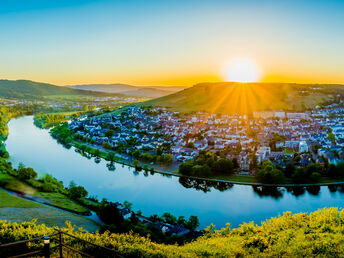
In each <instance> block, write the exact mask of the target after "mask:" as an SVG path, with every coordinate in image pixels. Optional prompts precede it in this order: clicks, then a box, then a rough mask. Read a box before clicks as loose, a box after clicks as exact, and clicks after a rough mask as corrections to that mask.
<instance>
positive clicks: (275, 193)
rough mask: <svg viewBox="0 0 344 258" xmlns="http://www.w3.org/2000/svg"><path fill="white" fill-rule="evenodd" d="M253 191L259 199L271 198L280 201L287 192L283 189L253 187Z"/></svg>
mask: <svg viewBox="0 0 344 258" xmlns="http://www.w3.org/2000/svg"><path fill="white" fill-rule="evenodd" d="M252 189H253V191H254V192H255V193H256V194H257V195H258V196H259V197H265V196H269V197H272V198H274V199H276V200H277V199H279V198H281V197H282V196H283V193H284V191H285V189H284V188H282V187H275V186H256V185H253V186H252Z"/></svg>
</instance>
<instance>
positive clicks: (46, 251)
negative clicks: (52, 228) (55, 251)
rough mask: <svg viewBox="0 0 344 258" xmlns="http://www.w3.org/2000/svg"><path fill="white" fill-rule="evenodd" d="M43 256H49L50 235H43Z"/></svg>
mask: <svg viewBox="0 0 344 258" xmlns="http://www.w3.org/2000/svg"><path fill="white" fill-rule="evenodd" d="M43 242H44V257H45V258H50V237H48V236H46V237H44V240H43Z"/></svg>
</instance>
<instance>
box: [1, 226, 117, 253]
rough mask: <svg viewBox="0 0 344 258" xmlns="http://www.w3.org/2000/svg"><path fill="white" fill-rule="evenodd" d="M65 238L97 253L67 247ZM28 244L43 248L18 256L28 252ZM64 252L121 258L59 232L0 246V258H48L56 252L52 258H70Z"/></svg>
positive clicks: (92, 244)
mask: <svg viewBox="0 0 344 258" xmlns="http://www.w3.org/2000/svg"><path fill="white" fill-rule="evenodd" d="M66 238H69V239H72V241H70V242H73V241H74V243H75V244H76V245H80V244H85V245H90V246H93V248H95V249H97V250H98V252H97V254H96V255H91V254H87V253H86V252H84V251H81V250H78V249H76V248H74V247H72V246H71V245H67V244H66V243H65V241H64V240H65V239H66ZM29 243H38V244H43V247H42V248H36V249H37V250H34V251H29V252H26V253H20V254H18V253H19V252H20V251H22V250H23V249H24V250H25V249H26V250H29V249H30V248H29V247H28V246H27V244H29ZM52 243H54V244H55V245H53V246H52V245H51V244H52ZM66 251H68V252H71V253H74V254H78V255H79V256H81V257H95V258H96V257H121V256H120V255H119V254H118V253H117V252H116V251H115V250H112V249H110V248H107V247H103V246H100V245H97V244H94V243H92V242H89V241H87V240H84V239H81V238H79V237H76V236H73V235H71V234H69V233H67V232H64V231H60V230H59V231H58V232H57V233H55V234H51V235H47V236H42V237H37V238H32V239H28V240H22V241H17V242H13V243H6V244H0V257H10V258H19V257H32V256H38V255H39V256H43V257H45V258H50V256H51V254H52V253H53V252H57V253H56V254H54V257H60V258H63V257H70V256H69V255H66V256H65V255H64V254H65V253H66Z"/></svg>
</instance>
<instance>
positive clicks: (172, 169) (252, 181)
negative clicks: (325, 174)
mask: <svg viewBox="0 0 344 258" xmlns="http://www.w3.org/2000/svg"><path fill="white" fill-rule="evenodd" d="M80 144H84V145H87V146H88V147H89V148H91V149H93V153H94V151H95V150H99V158H102V159H104V160H108V159H107V157H108V154H109V153H110V151H108V150H106V149H105V148H103V147H102V146H99V145H91V144H85V143H82V142H78V141H75V140H73V141H72V142H71V145H72V146H73V147H75V148H78V146H80ZM89 154H92V153H89ZM116 155H122V154H118V153H116ZM122 156H123V155H122ZM126 158H127V159H125V158H120V157H119V156H115V158H114V160H113V161H114V162H116V163H118V164H122V165H126V166H129V167H132V168H134V169H135V168H136V166H135V165H134V160H132V159H131V160H130V157H129V156H128V155H126ZM138 165H139V167H141V168H142V169H141V170H143V168H144V167H145V166H146V167H148V168H149V171H153V173H158V174H162V175H167V176H175V177H182V178H189V179H194V180H203V181H210V182H219V183H230V184H238V185H251V186H269V187H297V186H299V187H306V186H327V185H336V184H337V185H339V184H344V178H338V179H332V178H320V179H319V182H317V183H302V184H301V183H300V184H295V183H292V182H291V180H290V179H286V182H284V183H279V184H266V183H261V182H258V181H257V179H256V178H255V177H254V176H251V175H240V174H234V175H230V176H214V177H197V176H187V175H182V174H180V173H179V172H178V164H176V163H174V164H173V165H171V166H166V165H162V164H153V165H152V164H149V163H146V162H143V161H139V163H138ZM152 168H153V170H152Z"/></svg>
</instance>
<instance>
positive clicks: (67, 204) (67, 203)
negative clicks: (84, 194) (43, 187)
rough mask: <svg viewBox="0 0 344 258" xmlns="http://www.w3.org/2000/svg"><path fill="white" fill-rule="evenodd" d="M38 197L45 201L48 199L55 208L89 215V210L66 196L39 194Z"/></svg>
mask: <svg viewBox="0 0 344 258" xmlns="http://www.w3.org/2000/svg"><path fill="white" fill-rule="evenodd" d="M36 196H37V197H42V198H44V199H48V200H49V201H50V202H49V203H48V204H51V205H53V206H56V207H59V208H62V209H65V210H72V211H74V212H78V213H87V212H88V211H89V210H88V209H87V208H85V207H83V206H81V205H80V204H78V203H76V202H75V201H73V200H71V199H69V198H67V197H66V196H65V195H63V194H60V193H43V192H39V193H38V194H37V195H36Z"/></svg>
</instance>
